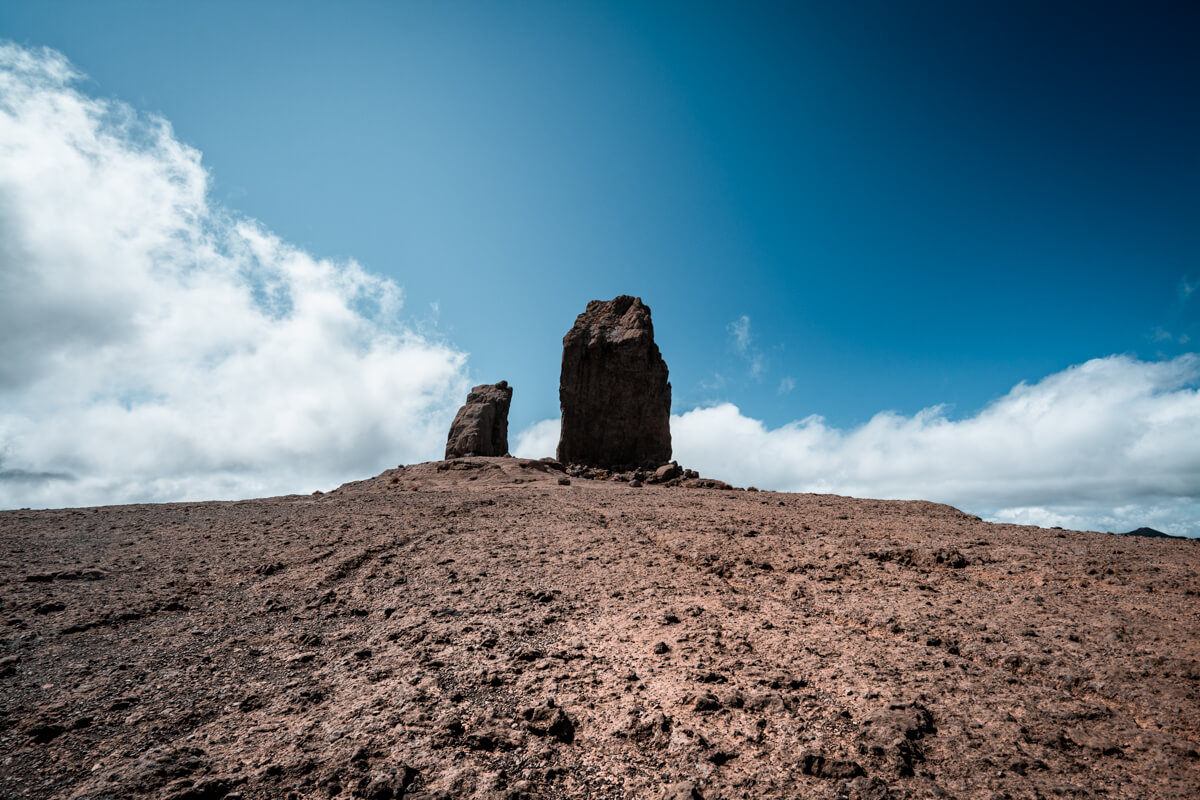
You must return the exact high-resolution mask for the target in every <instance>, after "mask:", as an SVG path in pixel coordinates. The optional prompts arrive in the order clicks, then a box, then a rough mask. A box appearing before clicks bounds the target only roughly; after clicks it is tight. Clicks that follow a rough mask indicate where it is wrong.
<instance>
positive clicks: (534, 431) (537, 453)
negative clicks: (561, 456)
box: [512, 419, 559, 458]
mask: <svg viewBox="0 0 1200 800" xmlns="http://www.w3.org/2000/svg"><path fill="white" fill-rule="evenodd" d="M558 431H559V420H557V419H544V420H542V421H541V422H535V423H533V424H532V425H530V426H529V427H528V428H526V429H525V430H523V431H521V432H520V433H519V434H517V443H516V445H515V446H514V447H513V448H512V454H513V455H514V456H517V457H518V458H545V457H547V456H549V457H551V458H553V457H554V454H555V451H556V450H557V449H558Z"/></svg>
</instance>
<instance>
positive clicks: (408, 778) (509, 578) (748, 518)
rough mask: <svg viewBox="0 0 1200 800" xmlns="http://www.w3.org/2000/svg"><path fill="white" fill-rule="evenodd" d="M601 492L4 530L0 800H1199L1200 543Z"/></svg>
mask: <svg viewBox="0 0 1200 800" xmlns="http://www.w3.org/2000/svg"><path fill="white" fill-rule="evenodd" d="M589 474H592V473H589ZM600 477H602V476H595V477H593V478H585V477H574V478H567V477H566V476H564V475H563V473H562V472H560V471H557V470H555V469H553V468H552V467H549V466H547V465H546V464H543V463H540V462H530V461H522V460H519V459H504V458H493V459H483V458H475V459H461V460H458V461H452V462H440V463H433V464H422V465H417V466H412V467H406V468H400V469H396V470H391V471H389V472H386V473H384V474H383V475H381V476H379V477H377V478H373V479H371V480H367V481H362V482H358V483H353V484H348V485H346V486H344V487H342V488H341V489H339V490H337V491H334V492H330V493H327V494H321V495H314V496H311V497H310V496H303V497H281V498H272V499H265V500H251V501H245V502H229V503H224V502H222V503H180V504H170V505H142V506H123V507H108V508H87V509H66V510H57V511H10V512H3V513H0V583H2V585H3V592H2V594H0V625H2V626H3V627H2V629H0V636H2V638H0V797H3V798H26V797H29V798H51V797H54V798H59V797H70V798H118V797H138V798H145V797H154V798H173V799H174V800H183V799H184V798H192V799H193V800H197V799H200V798H213V799H214V800H215V799H216V798H231V799H232V798H238V797H240V798H282V797H291V798H310V797H312V798H329V797H334V798H352V797H353V798H372V799H373V800H379V799H386V798H398V797H405V798H560V797H577V798H663V797H666V798H672V799H673V800H685V799H690V798H706V800H714V799H715V798H798V797H804V798H808V797H812V798H889V797H891V798H908V797H912V798H923V797H949V798H1006V797H1013V798H1035V797H1111V798H1117V797H1121V798H1126V797H1127V798H1166V797H1172V798H1194V797H1196V796H1197V787H1198V786H1200V755H1198V753H1197V750H1198V749H1200V638H1198V635H1197V634H1198V633H1200V597H1198V596H1197V591H1198V589H1200V580H1198V579H1197V570H1198V568H1200V543H1197V542H1193V541H1178V540H1160V539H1143V538H1121V537H1117V536H1112V535H1107V534H1099V533H1080V532H1075V531H1059V530H1043V529H1039V528H1029V527H1017V526H1010V525H995V524H988V523H984V522H981V521H980V520H979V519H977V518H975V517H971V516H968V515H966V514H963V513H960V512H959V511H957V510H955V509H953V508H949V507H947V506H941V505H935V504H932V503H922V502H884V501H876V500H856V499H851V498H845V497H834V496H828V495H794V494H776V493H771V492H753V491H741V490H730V489H722V488H719V486H720V485H719V484H711V485H712V486H714V487H717V488H687V486H683V485H676V486H661V485H652V484H649V483H647V484H646V485H643V486H632V485H630V484H629V483H626V482H623V481H617V480H614V479H612V478H609V479H599V478H600Z"/></svg>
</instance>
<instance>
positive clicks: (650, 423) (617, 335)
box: [558, 295, 671, 467]
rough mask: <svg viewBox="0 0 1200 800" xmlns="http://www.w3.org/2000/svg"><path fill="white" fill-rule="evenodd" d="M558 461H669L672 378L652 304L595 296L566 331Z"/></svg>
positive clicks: (616, 463)
mask: <svg viewBox="0 0 1200 800" xmlns="http://www.w3.org/2000/svg"><path fill="white" fill-rule="evenodd" d="M558 397H559V402H560V404H561V407H562V430H561V434H560V437H559V441H558V460H559V461H561V462H563V463H576V464H591V465H596V466H606V467H617V466H621V467H657V466H658V465H660V464H664V463H666V462H667V461H670V460H671V424H670V414H671V384H670V383H668V382H667V364H666V362H665V361H663V358H662V355H661V354H660V353H659V351H658V345H656V344H655V343H654V325H653V324H652V323H651V321H650V308H649V306H646V305H645V304H643V303H642V301H641V298H638V297H629V296H628V295H621V296H620V297H617V298H615V299H613V300H609V301H607V302H605V301H601V300H593V301H592V302H590V303H588V305H587V310H586V311H584V312H583V313H582V314H580V315H579V317H578V318H577V319H576V320H575V325H574V326H573V327H572V328H571V330H569V331H567V335H566V336H564V337H563V359H562V376H561V378H560V379H559V385H558Z"/></svg>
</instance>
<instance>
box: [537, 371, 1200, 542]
mask: <svg viewBox="0 0 1200 800" xmlns="http://www.w3.org/2000/svg"><path fill="white" fill-rule="evenodd" d="M1198 378H1200V356H1197V355H1196V354H1188V355H1183V356H1180V357H1178V358H1175V359H1172V360H1170V361H1159V362H1143V361H1138V360H1136V359H1133V358H1129V357H1127V356H1110V357H1108V358H1100V359H1095V360H1092V361H1088V362H1087V363H1085V364H1080V365H1077V366H1074V367H1071V368H1069V369H1067V370H1064V371H1063V372H1059V373H1056V374H1054V375H1050V376H1049V377H1046V378H1043V379H1042V380H1040V381H1038V382H1037V383H1034V384H1032V385H1030V384H1025V383H1021V384H1018V385H1017V386H1015V387H1013V389H1012V390H1011V391H1010V392H1008V394H1006V395H1005V396H1003V397H1001V398H1000V399H998V400H996V401H995V402H993V403H992V404H991V405H989V406H987V407H986V408H984V409H983V410H982V411H980V412H979V413H978V414H976V415H974V416H972V417H969V418H967V419H962V420H952V419H950V418H949V417H947V416H946V413H945V409H944V408H942V407H940V406H939V407H934V408H929V409H925V410H924V411H921V412H919V413H917V414H915V415H913V416H903V415H900V414H895V413H892V412H883V413H880V414H877V415H876V416H875V417H874V418H872V419H871V420H870V421H869V422H867V423H866V424H865V425H862V426H860V427H858V428H854V429H850V430H841V429H838V428H834V427H831V426H830V425H828V424H826V422H825V421H824V420H823V419H822V418H821V417H818V416H812V417H808V418H806V419H803V420H800V421H797V422H792V423H789V424H787V425H784V426H782V427H779V428H774V429H771V428H768V427H767V426H766V425H764V424H763V423H762V422H760V421H759V420H756V419H752V418H750V417H747V416H745V415H743V414H742V413H741V412H740V411H739V410H738V408H737V407H736V406H734V405H732V404H730V403H723V404H720V405H716V406H713V407H710V408H697V409H694V410H692V411H689V412H687V413H685V414H682V415H678V416H673V417H672V418H671V438H672V441H673V444H674V453H675V458H676V459H677V460H678V461H679V462H680V463H681V464H683V465H685V466H687V467H690V468H693V469H697V470H699V471H700V473H701V474H703V475H706V476H711V477H716V478H721V479H723V480H727V481H730V482H731V483H734V484H737V485H740V486H750V485H753V486H757V487H758V488H760V489H777V490H782V491H796V492H831V493H836V494H843V495H852V496H857V497H875V498H899V499H923V500H934V501H939V502H944V503H950V504H952V505H955V506H958V507H959V508H962V509H964V510H967V511H970V512H971V513H975V514H980V515H982V516H985V517H988V518H990V519H997V520H1002V521H1007V522H1019V523H1023V524H1038V525H1045V526H1050V525H1062V526H1063V527H1071V528H1082V529H1094V530H1113V531H1124V530H1130V529H1133V528H1138V527H1141V526H1149V527H1153V528H1158V529H1159V530H1165V531H1166V532H1168V533H1176V534H1187V535H1191V536H1200V446H1198V441H1200V440H1198V435H1200V391H1198V390H1197V389H1196V388H1195V384H1196V382H1197V379H1198ZM533 430H536V433H537V437H542V438H544V439H545V440H546V441H549V440H551V439H553V440H554V441H557V420H546V421H544V422H540V423H538V424H537V426H536V428H535V429H531V431H533ZM524 435H525V434H522V436H524ZM530 437H531V439H532V438H537V437H535V436H534V435H533V433H530Z"/></svg>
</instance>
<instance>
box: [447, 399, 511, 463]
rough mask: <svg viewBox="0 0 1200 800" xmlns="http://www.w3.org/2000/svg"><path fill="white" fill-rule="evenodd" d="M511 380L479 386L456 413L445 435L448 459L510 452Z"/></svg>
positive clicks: (498, 454) (499, 454) (500, 454)
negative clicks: (509, 383)
mask: <svg viewBox="0 0 1200 800" xmlns="http://www.w3.org/2000/svg"><path fill="white" fill-rule="evenodd" d="M512 393H513V390H512V387H511V386H509V385H508V381H500V382H499V383H485V384H483V385H482V386H476V387H475V388H474V389H472V390H471V393H470V394H469V395H467V402H466V403H465V404H463V407H462V408H460V409H459V410H458V413H457V414H456V415H455V416H454V422H453V423H452V424H451V425H450V435H449V436H447V437H446V458H458V457H459V456H506V455H508V407H509V405H510V404H511V403H512Z"/></svg>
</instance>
